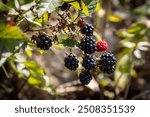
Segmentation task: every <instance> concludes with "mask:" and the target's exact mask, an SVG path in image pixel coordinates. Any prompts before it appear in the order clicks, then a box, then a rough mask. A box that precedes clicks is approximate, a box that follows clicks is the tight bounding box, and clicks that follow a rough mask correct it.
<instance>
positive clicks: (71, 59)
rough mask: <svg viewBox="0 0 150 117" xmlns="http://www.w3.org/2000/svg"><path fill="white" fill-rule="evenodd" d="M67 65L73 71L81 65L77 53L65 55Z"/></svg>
mask: <svg viewBox="0 0 150 117" xmlns="http://www.w3.org/2000/svg"><path fill="white" fill-rule="evenodd" d="M64 62H65V67H66V68H68V69H69V70H71V71H75V70H76V69H77V68H78V66H79V61H78V59H77V57H76V56H75V55H72V54H70V55H68V56H66V57H65V60H64Z"/></svg>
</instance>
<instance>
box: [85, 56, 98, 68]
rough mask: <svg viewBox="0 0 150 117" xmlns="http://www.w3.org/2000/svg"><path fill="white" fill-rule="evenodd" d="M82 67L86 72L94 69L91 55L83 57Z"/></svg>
mask: <svg viewBox="0 0 150 117" xmlns="http://www.w3.org/2000/svg"><path fill="white" fill-rule="evenodd" d="M82 66H83V67H84V68H85V69H87V70H91V69H94V68H95V67H96V59H95V57H94V56H92V55H85V56H84V58H83V63H82Z"/></svg>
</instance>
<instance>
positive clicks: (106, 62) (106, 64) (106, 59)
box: [100, 53, 117, 74]
mask: <svg viewBox="0 0 150 117" xmlns="http://www.w3.org/2000/svg"><path fill="white" fill-rule="evenodd" d="M116 61H117V59H116V58H115V56H114V55H113V54H111V53H103V54H102V55H101V57H100V64H101V66H100V69H101V71H103V72H105V73H108V74H111V73H113V72H114V71H115V67H114V65H115V63H116Z"/></svg>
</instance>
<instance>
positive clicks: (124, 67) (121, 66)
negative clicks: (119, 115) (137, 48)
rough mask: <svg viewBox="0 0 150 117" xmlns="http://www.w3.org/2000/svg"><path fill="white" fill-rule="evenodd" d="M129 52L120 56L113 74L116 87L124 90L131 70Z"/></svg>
mask: <svg viewBox="0 0 150 117" xmlns="http://www.w3.org/2000/svg"><path fill="white" fill-rule="evenodd" d="M131 62H132V61H131V51H130V52H129V53H128V54H125V55H124V56H122V57H121V58H120V59H119V61H118V62H117V65H116V70H115V73H114V78H115V82H116V83H117V82H118V81H119V82H118V83H117V86H118V87H119V88H120V89H121V90H124V88H125V87H126V85H127V83H128V78H129V74H130V70H131V64H132V63H131Z"/></svg>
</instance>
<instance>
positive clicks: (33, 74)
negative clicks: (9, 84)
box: [24, 61, 45, 86]
mask: <svg viewBox="0 0 150 117" xmlns="http://www.w3.org/2000/svg"><path fill="white" fill-rule="evenodd" d="M24 65H25V67H26V68H27V69H28V70H29V72H30V78H29V80H28V83H29V84H31V85H34V86H36V85H38V86H39V85H40V86H44V85H45V79H44V76H45V72H44V70H43V69H42V68H41V67H40V66H39V65H38V64H37V63H36V62H34V61H26V62H24Z"/></svg>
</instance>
